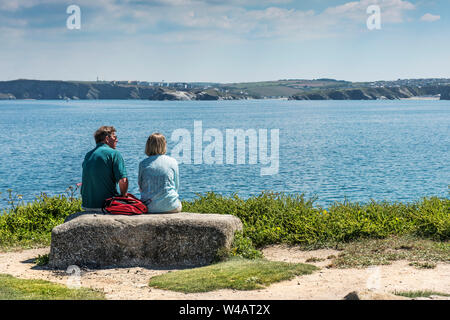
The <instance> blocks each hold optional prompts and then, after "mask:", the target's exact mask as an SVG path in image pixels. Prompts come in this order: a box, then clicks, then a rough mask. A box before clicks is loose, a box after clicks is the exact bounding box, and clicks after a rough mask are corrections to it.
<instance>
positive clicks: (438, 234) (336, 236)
mask: <svg viewBox="0 0 450 320" xmlns="http://www.w3.org/2000/svg"><path fill="white" fill-rule="evenodd" d="M315 200H316V199H314V198H311V199H305V198H304V196H303V195H285V194H277V193H267V192H266V193H262V194H260V195H258V196H254V197H250V198H248V199H246V200H244V199H241V198H239V197H238V196H237V195H233V196H231V197H224V196H221V195H217V194H215V193H212V192H210V193H207V194H206V195H199V197H198V198H196V199H194V200H192V201H190V202H187V201H184V202H183V210H184V211H187V212H200V213H219V214H232V215H235V216H237V217H238V218H240V219H241V221H242V223H243V225H244V232H243V236H244V237H247V238H249V239H250V240H251V241H252V244H253V245H254V246H255V247H256V248H261V247H264V246H266V245H271V244H280V243H285V244H290V245H302V246H304V247H305V248H310V249H313V248H323V247H329V246H332V245H336V244H339V243H347V242H351V241H354V240H362V239H384V238H387V237H389V236H403V235H414V236H417V237H418V238H424V239H431V240H435V241H448V240H450V199H441V198H437V197H430V198H423V199H422V200H419V201H416V202H414V203H406V204H404V203H397V202H395V203H390V202H387V201H381V202H376V201H371V202H369V203H365V204H360V203H352V202H348V201H344V202H341V203H340V202H336V203H335V204H333V205H332V206H331V207H329V208H327V209H324V208H322V207H320V206H315V205H314V202H315Z"/></svg>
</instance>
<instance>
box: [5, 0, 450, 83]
mask: <svg viewBox="0 0 450 320" xmlns="http://www.w3.org/2000/svg"><path fill="white" fill-rule="evenodd" d="M71 5H76V6H78V8H79V9H80V16H79V19H78V17H76V16H75V15H74V11H69V12H68V11H67V9H68V7H69V6H71ZM373 5H376V6H378V8H379V9H380V14H379V16H374V15H373V14H374V13H375V12H374V11H369V12H368V8H369V7H370V6H373ZM449 14H450V1H448V0H409V1H406V0H405V1H404V0H360V1H351V0H315V1H313V0H301V1H300V0H298V1H297V0H228V1H219V0H148V1H145V0H95V1H93V0H69V1H65V0H0V80H14V79H39V80H85V81H93V80H96V79H97V77H98V78H99V79H100V80H105V81H112V80H140V81H166V82H221V83H231V82H250V81H269V80H279V79H318V78H333V79H339V80H348V81H375V80H396V79H407V78H408V79H409V78H450V59H449V52H450V41H449V34H450V33H449V31H450V17H449ZM378 17H379V19H378ZM75 18H76V19H75ZM368 20H369V25H374V24H373V23H374V22H377V21H379V22H380V24H379V28H375V29H374V28H369V27H368ZM78 22H79V29H77V28H73V26H74V25H76V23H78ZM68 24H69V26H70V28H69V27H68Z"/></svg>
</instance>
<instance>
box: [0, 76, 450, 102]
mask: <svg viewBox="0 0 450 320" xmlns="http://www.w3.org/2000/svg"><path fill="white" fill-rule="evenodd" d="M415 98H427V99H436V100H439V99H440V100H450V79H436V78H432V79H405V80H402V79H399V80H396V81H375V82H349V81H343V80H334V79H314V80H303V79H285V80H277V81H262V82H245V83H244V82H243V83H225V84H224V83H211V82H191V83H188V82H173V83H169V82H147V81H59V80H52V81H49V80H27V79H18V80H12V81H0V100H5V99H36V100H58V99H59V100H85V99H121V100H126V99H141V100H239V99H289V100H396V99H415Z"/></svg>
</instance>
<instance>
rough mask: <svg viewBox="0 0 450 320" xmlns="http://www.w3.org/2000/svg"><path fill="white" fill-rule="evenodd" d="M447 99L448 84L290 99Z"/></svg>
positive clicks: (319, 92) (327, 92) (341, 91)
mask: <svg viewBox="0 0 450 320" xmlns="http://www.w3.org/2000/svg"><path fill="white" fill-rule="evenodd" d="M439 95H441V100H444V99H449V96H450V86H449V85H444V86H438V85H436V86H424V87H419V86H417V87H414V86H398V87H378V88H371V87H362V88H350V89H339V90H333V89H331V90H317V91H314V92H305V93H299V94H296V95H293V96H291V97H290V99H292V100H395V99H404V98H413V97H422V96H436V97H437V96H439Z"/></svg>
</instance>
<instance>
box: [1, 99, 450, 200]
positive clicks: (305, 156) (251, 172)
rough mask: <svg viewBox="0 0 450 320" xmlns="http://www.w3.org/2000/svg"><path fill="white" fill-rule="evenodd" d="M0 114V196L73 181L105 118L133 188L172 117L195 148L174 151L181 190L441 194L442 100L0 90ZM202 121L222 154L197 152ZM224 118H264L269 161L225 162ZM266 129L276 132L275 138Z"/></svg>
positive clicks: (252, 124)
mask: <svg viewBox="0 0 450 320" xmlns="http://www.w3.org/2000/svg"><path fill="white" fill-rule="evenodd" d="M0 115H1V116H0V150H1V151H0V154H1V161H0V192H2V194H1V195H0V198H2V200H1V201H0V208H6V207H7V206H8V205H7V202H6V200H5V198H7V190H8V189H12V190H13V191H14V193H17V194H21V195H22V196H23V199H24V200H25V201H31V200H33V199H35V197H36V196H38V195H39V194H40V193H41V192H45V193H47V194H49V195H56V194H64V193H65V190H66V189H67V188H68V187H69V186H75V184H77V183H79V182H81V164H82V162H83V158H84V155H85V154H86V153H87V152H88V151H89V150H91V149H92V148H93V147H94V146H95V142H94V139H93V133H94V131H95V130H96V129H97V128H98V127H100V126H102V125H113V126H114V127H115V128H116V129H117V135H118V137H119V142H118V146H117V149H118V150H119V151H120V152H121V154H122V155H123V158H124V160H125V163H126V166H127V170H128V174H129V179H130V190H129V191H130V192H131V193H133V194H135V195H139V190H138V185H137V174H138V164H139V162H140V161H141V160H142V159H144V158H145V157H146V155H145V153H144V150H145V142H146V139H147V137H148V136H149V135H150V134H151V133H153V132H161V133H163V134H164V135H165V136H166V138H167V141H168V154H169V155H171V154H172V151H173V149H174V148H176V147H177V145H178V149H179V147H180V143H181V141H182V140H181V139H180V140H177V139H172V138H174V137H175V136H176V134H174V133H177V132H179V131H180V130H179V129H184V130H181V131H182V132H185V133H188V134H190V137H187V136H186V135H185V137H184V139H183V143H190V144H191V145H190V148H191V150H190V151H191V158H192V161H191V163H180V195H181V198H182V199H184V200H189V199H193V198H195V197H197V194H204V193H206V192H208V191H214V192H216V193H220V194H222V195H227V196H228V195H231V194H233V193H237V194H238V195H239V196H240V197H242V198H247V197H250V196H252V195H257V194H260V193H261V192H262V191H265V190H266V191H268V190H270V191H275V192H285V193H304V194H305V195H306V196H307V197H314V196H316V197H317V200H316V204H318V205H322V206H324V207H327V206H329V205H330V204H332V203H333V202H335V201H344V200H345V199H347V200H350V201H358V202H368V201H370V199H375V200H389V201H401V202H412V201H415V200H419V199H421V198H422V197H424V196H439V197H448V195H449V187H448V186H449V185H450V165H449V163H450V161H449V159H450V101H428V100H422V101H410V100H408V101H407V100H400V101H287V100H239V101H212V102H211V101H201V102H200V101H141V100H138V101H136V100H126V101H123V100H84V101H43V100H40V101H24V100H22V101H0ZM195 123H197V129H195V128H194V124H195ZM199 123H200V124H201V128H200V129H201V132H200V138H198V137H199V136H198V135H197V137H195V134H196V133H198V132H199V128H198V124H199ZM209 129H215V130H212V131H214V132H215V133H216V134H218V133H219V134H222V135H223V142H222V145H221V144H220V143H219V142H220V141H217V140H216V142H218V143H219V144H218V147H217V148H219V149H216V152H215V153H211V155H214V156H215V157H216V158H215V159H219V158H220V152H219V153H217V151H218V150H220V149H221V150H222V151H223V163H222V164H221V163H220V161H216V162H215V163H207V161H206V160H205V159H203V160H202V159H201V156H202V154H203V153H205V152H207V151H208V150H209V151H210V149H208V148H207V146H208V145H209V144H210V142H208V141H212V140H205V141H203V142H202V140H203V139H205V136H204V134H205V132H207V130H209ZM232 129H242V130H244V131H245V130H251V131H252V130H253V132H256V133H257V135H258V136H257V138H258V141H261V139H262V136H263V135H262V134H260V133H264V132H265V131H264V130H267V136H266V139H267V149H268V150H267V155H271V154H272V155H274V154H276V151H278V157H277V158H278V166H277V170H275V171H274V172H272V174H269V175H261V171H262V170H261V168H264V167H268V166H269V165H268V164H263V163H262V160H261V158H260V157H257V160H256V163H255V161H253V162H252V161H250V156H249V155H248V152H247V155H246V157H245V163H241V164H237V159H236V161H235V163H227V162H226V157H227V154H226V142H225V140H226V139H225V138H226V131H227V130H232ZM177 130H178V131H177ZM196 130H197V131H196ZM260 130H262V131H260ZM209 132H211V130H209ZM271 132H278V142H279V143H278V148H277V150H275V148H272V149H271V147H274V146H273V144H272V145H271V142H275V140H274V139H272V137H271V136H270V133H271ZM188 138H189V139H190V141H188V142H186V141H185V140H189V139H188ZM199 143H200V145H199ZM246 145H247V147H249V146H250V139H248V141H246ZM183 146H185V147H186V146H188V147H189V145H188V144H187V145H186V144H183ZM198 146H200V151H199V150H198V148H197V149H195V147H198ZM258 146H259V145H258ZM260 150H261V149H260V148H259V149H258V152H259V151H260ZM228 151H229V150H228ZM199 152H200V157H199V158H196V159H197V161H196V160H195V157H197V156H198V155H199ZM271 152H273V153H271ZM181 155H183V156H186V155H188V153H186V154H185V153H184V152H183V153H181ZM198 159H200V161H198ZM185 162H186V161H185Z"/></svg>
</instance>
